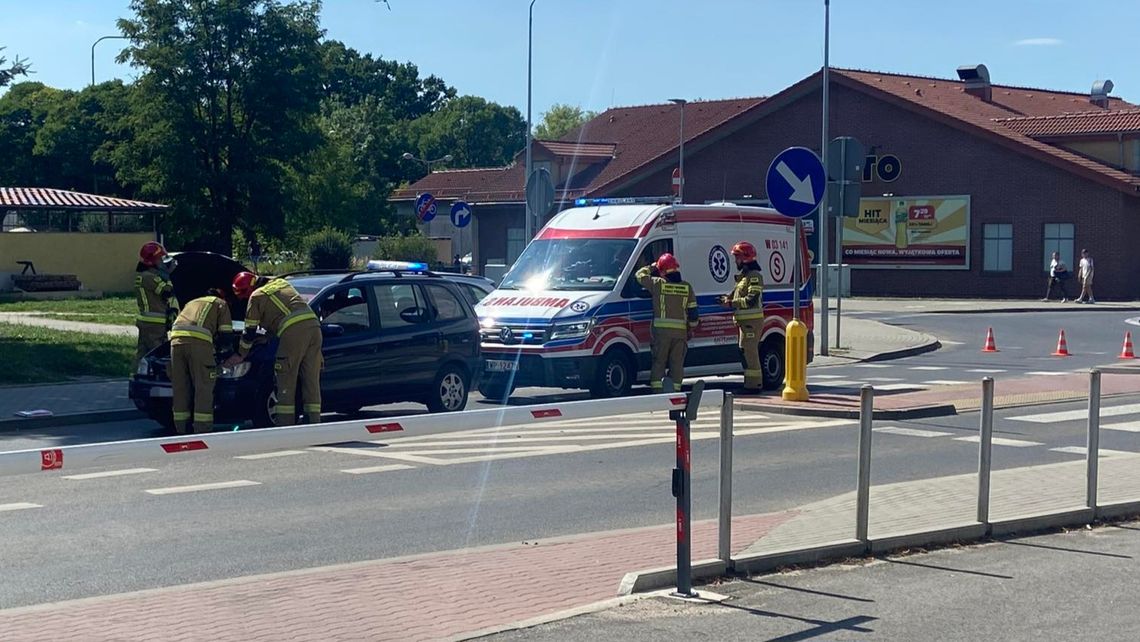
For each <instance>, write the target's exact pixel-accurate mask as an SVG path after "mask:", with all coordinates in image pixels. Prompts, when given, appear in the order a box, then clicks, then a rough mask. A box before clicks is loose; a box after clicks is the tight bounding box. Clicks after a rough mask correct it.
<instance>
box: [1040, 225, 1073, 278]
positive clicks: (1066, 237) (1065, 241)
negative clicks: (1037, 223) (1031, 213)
mask: <svg viewBox="0 0 1140 642" xmlns="http://www.w3.org/2000/svg"><path fill="white" fill-rule="evenodd" d="M1073 231H1074V225H1073V224H1072V223H1046V224H1045V255H1044V257H1043V258H1044V260H1043V261H1042V269H1043V270H1044V271H1045V272H1048V271H1049V263H1050V262H1051V261H1052V260H1053V253H1054V252H1060V253H1061V260H1062V261H1064V262H1065V265H1067V266H1069V270H1072V269H1073Z"/></svg>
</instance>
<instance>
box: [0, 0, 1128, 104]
mask: <svg viewBox="0 0 1140 642" xmlns="http://www.w3.org/2000/svg"><path fill="white" fill-rule="evenodd" d="M3 4H4V6H3V14H4V19H3V24H2V26H0V45H3V46H6V47H7V49H6V51H5V52H4V54H5V55H7V56H8V57H9V58H11V56H12V55H13V54H18V55H20V56H21V57H26V58H29V59H31V61H32V64H33V68H34V69H35V71H36V74H35V75H34V76H33V77H32V78H33V79H35V80H39V81H41V82H44V83H46V84H49V85H53V86H56V87H64V88H79V87H82V86H83V85H85V84H86V83H88V82H89V80H90V75H91V58H90V55H91V53H90V51H91V43H92V42H93V41H94V40H95V39H96V38H98V37H99V36H103V35H108V34H115V33H118V32H117V29H116V28H115V21H116V19H117V18H119V17H121V16H125V15H129V1H128V0H38V1H31V2H27V1H23V0H20V1H16V0H7V1H5V2H4V3H3ZM389 4H390V6H391V10H389V8H388V7H387V6H385V4H384V3H383V2H374V1H373V0H326V1H325V3H324V9H323V15H322V23H323V26H324V28H325V29H326V31H327V36H328V37H329V38H335V39H338V40H342V41H344V42H345V43H347V44H348V45H349V46H352V47H355V48H357V49H359V50H362V51H369V52H372V53H373V54H375V55H378V56H383V57H385V58H389V59H396V60H400V61H412V62H414V63H416V64H417V65H418V66H419V68H420V70H421V73H423V74H425V75H426V74H436V75H438V76H440V77H442V78H443V79H444V80H445V81H447V82H448V83H449V84H451V85H452V86H454V87H456V88H457V89H458V90H459V92H460V93H467V94H475V95H479V96H483V97H486V98H488V99H491V100H494V101H497V102H500V103H504V104H511V105H515V106H517V107H518V108H519V109H520V110H521V111H522V112H523V114H524V115H525V112H526V52H527V43H526V30H527V4H528V2H527V0H389ZM831 5H832V6H831V25H832V30H831V34H832V39H831V63H832V65H833V66H837V67H853V68H862V69H875V70H881V71H897V72H904V73H915V74H922V75H932V76H941V77H955V69H956V68H957V67H958V66H959V65H962V64H971V63H978V62H982V63H985V64H986V65H987V66H988V67H989V69H990V74H991V76H992V79H993V81H994V82H995V83H998V84H1014V85H1021V86H1030V87H1047V88H1050V89H1063V90H1071V91H1080V92H1086V91H1088V90H1089V88H1090V86H1091V85H1092V82H1093V80H1095V79H1097V78H1111V79H1112V80H1113V82H1114V83H1115V85H1116V90H1115V92H1114V94H1113V95H1116V96H1120V97H1122V98H1124V99H1126V100H1131V101H1132V102H1137V101H1140V67H1138V66H1137V65H1136V61H1137V60H1140V44H1138V43H1140V40H1138V39H1137V37H1136V34H1137V31H1136V28H1137V25H1140V1H1138V0H1096V1H1095V2H1081V3H1076V4H1074V3H1073V2H1072V0H1032V1H1030V0H988V1H980V0H958V2H955V3H950V2H942V1H940V0H832V3H831ZM1028 7H1032V8H1031V9H1030V8H1028ZM119 45H120V43H119V42H117V41H114V40H111V41H104V42H103V43H100V45H99V47H98V49H97V50H96V58H95V64H96V78H97V80H100V81H102V80H106V79H108V78H110V77H121V78H125V79H129V78H130V77H131V76H132V74H134V73H135V72H134V70H132V69H130V68H128V67H120V66H116V65H114V63H113V59H114V55H115V53H116V52H117V51H118V49H119ZM822 57H823V0H705V1H703V2H702V1H699V0H687V1H682V0H537V1H536V2H535V7H534V97H533V105H534V107H533V109H534V120H535V121H536V122H537V121H538V120H539V117H540V114H541V113H542V112H543V111H544V110H545V109H546V108H547V107H549V106H550V105H551V104H552V103H557V102H562V103H570V104H576V105H580V106H582V107H583V108H586V109H594V110H599V111H600V110H602V109H605V108H606V107H609V106H611V105H632V104H645V103H653V102H663V101H664V100H666V99H668V98H672V97H684V98H689V99H698V98H727V97H737V96H759V95H770V94H773V93H775V92H777V91H779V90H780V89H782V88H784V87H786V86H788V85H789V84H791V83H793V82H795V81H797V80H799V79H801V78H803V77H804V76H806V75H809V74H811V73H813V72H814V71H815V70H817V69H818V68H819V67H820V66H821V65H822Z"/></svg>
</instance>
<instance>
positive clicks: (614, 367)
mask: <svg viewBox="0 0 1140 642" xmlns="http://www.w3.org/2000/svg"><path fill="white" fill-rule="evenodd" d="M632 364H633V361H632V360H631V359H630V358H629V356H627V355H626V353H625V352H624V351H622V350H620V349H618V350H610V351H609V352H607V353H605V354H604V355H602V358H601V360H599V361H598V369H597V371H596V372H595V373H594V382H593V383H592V384H591V385H590V396H591V397H593V398H595V399H613V398H614V397H625V396H626V395H628V394H629V390H630V388H632V387H633V380H634V377H636V376H637V373H636V372H634V370H633V365H632Z"/></svg>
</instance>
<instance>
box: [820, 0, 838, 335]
mask: <svg viewBox="0 0 1140 642" xmlns="http://www.w3.org/2000/svg"><path fill="white" fill-rule="evenodd" d="M830 37H831V0H823V72H822V76H823V101H822V102H823V122H822V129H823V137H822V141H821V142H820V147H819V150H820V151H819V156H820V160H822V161H823V199H822V200H820V204H819V248H818V252H817V256H816V262H817V263H818V264H819V274H818V276H819V303H820V306H819V307H820V311H819V325H820V328H819V330H820V338H821V339H822V341H820V342H819V354H820V355H821V356H824V357H826V356H828V352H827V315H828V309H827V282H828V280H829V279H828V276H829V275H828V273H827V271H828V261H827V250H828V249H829V248H828V247H827V236H828V235H827V226H828V224H829V223H830V222H831V220H830V219H831V218H832V217H831V216H830V213H829V212H828V211H827V181H828V180H829V179H830V178H831V177H830V176H829V175H828V173H827V170H828V167H827V146H828V140H827V120H828V89H829V87H828V85H829V84H830V78H829V77H828V71H829V69H830V61H829V60H828V49H829V46H830ZM836 221H839V223H838V225H837V226H836V227H837V228H842V226H843V223H842V219H836ZM840 252H842V250H840ZM835 262H836V263H837V264H838V266H837V267H836V271H837V272H839V271H841V270H842V269H843V257H842V256H839V255H837V256H836V257H835ZM837 293H838V292H837ZM836 323H838V320H837V321H836ZM835 347H836V348H838V347H839V346H838V345H836V346H835Z"/></svg>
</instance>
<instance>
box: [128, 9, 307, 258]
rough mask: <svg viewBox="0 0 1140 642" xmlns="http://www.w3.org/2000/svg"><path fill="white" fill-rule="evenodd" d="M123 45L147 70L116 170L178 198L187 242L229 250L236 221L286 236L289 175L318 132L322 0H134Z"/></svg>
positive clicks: (156, 193)
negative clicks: (130, 137) (132, 137)
mask: <svg viewBox="0 0 1140 642" xmlns="http://www.w3.org/2000/svg"><path fill="white" fill-rule="evenodd" d="M130 6H131V9H132V11H133V12H134V13H135V17H134V18H133V19H122V20H120V21H119V28H120V29H121V30H122V32H123V34H124V35H126V36H127V37H128V38H129V39H130V41H131V44H130V46H129V47H128V48H127V49H126V50H125V51H124V52H123V53H122V54H121V55H120V57H119V60H120V62H129V63H130V64H131V65H132V66H134V67H138V68H140V69H142V70H143V74H142V75H141V77H140V78H139V79H138V81H137V83H136V84H137V88H136V91H135V92H134V95H133V96H132V110H131V111H132V114H131V120H132V122H131V126H132V127H133V129H134V131H135V134H136V142H135V144H134V145H131V146H129V147H124V148H120V149H119V150H118V152H117V153H116V154H114V155H113V160H114V162H115V165H116V167H117V168H118V173H119V177H120V179H121V180H123V181H124V182H131V183H137V184H138V185H140V187H141V190H142V192H143V194H144V195H150V196H152V197H154V198H169V199H171V200H173V201H174V203H173V204H174V207H173V208H172V209H173V212H172V216H170V217H169V219H168V222H169V223H170V224H171V226H172V229H169V230H167V231H168V232H170V233H172V234H173V236H174V237H175V238H176V239H178V240H181V241H183V245H184V246H188V247H199V248H203V249H213V250H217V251H222V252H227V253H228V252H229V251H230V249H231V243H232V239H233V230H234V228H235V227H238V228H241V229H242V230H248V231H253V230H260V231H262V232H265V233H268V234H270V235H277V236H280V235H282V234H283V233H284V229H285V213H286V211H287V210H288V209H289V196H290V195H291V194H292V191H291V190H289V189H288V186H287V180H288V175H289V171H290V170H291V169H295V168H296V167H298V166H299V165H300V163H301V162H302V161H303V160H304V159H305V158H306V157H307V156H308V155H309V154H311V153H312V151H313V150H314V149H315V148H316V147H317V146H318V145H319V144H320V142H321V137H320V135H319V133H318V132H317V131H316V130H315V128H314V127H313V125H314V122H315V116H316V114H317V110H318V106H319V100H320V80H321V78H320V72H321V66H320V49H319V44H318V43H319V40H320V37H321V30H320V27H319V24H318V18H317V14H318V11H319V3H317V2H315V1H305V0H296V1H292V2H281V1H279V0H224V1H220V2H205V1H200V0H193V1H191V0H132V2H131V5H130Z"/></svg>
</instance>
